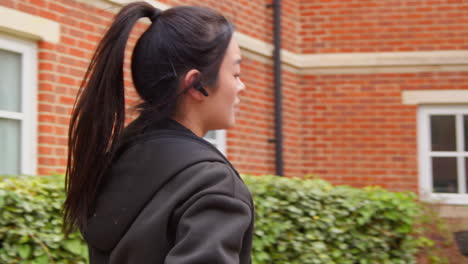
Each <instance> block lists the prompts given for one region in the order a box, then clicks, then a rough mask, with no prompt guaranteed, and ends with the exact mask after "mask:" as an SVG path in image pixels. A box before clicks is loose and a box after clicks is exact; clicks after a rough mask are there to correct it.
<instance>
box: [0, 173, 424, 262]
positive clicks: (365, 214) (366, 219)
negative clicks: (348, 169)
mask: <svg viewBox="0 0 468 264" xmlns="http://www.w3.org/2000/svg"><path fill="white" fill-rule="evenodd" d="M243 178H244V180H245V182H246V184H247V185H248V186H249V189H250V190H251V192H252V194H253V196H254V200H255V204H256V205H255V206H256V229H255V239H254V248H253V256H252V257H253V264H266V263H274V264H281V263H285V264H286V263H288V264H294V263H297V264H307V263H317V264H331V263H337V264H347V263H350V264H351V263H352V264H355V263H360V264H366V263H368V264H376V263H381V264H390V263H405V264H408V263H415V258H414V256H415V253H416V252H417V249H418V245H419V244H420V243H421V239H420V238H416V237H415V236H414V235H412V234H413V233H414V232H413V229H414V228H413V226H414V222H413V220H414V218H415V216H417V215H418V214H419V212H420V209H419V207H418V205H417V203H415V196H414V195H413V194H410V193H392V192H388V191H385V190H383V189H380V188H365V189H356V188H350V187H344V186H339V187H333V186H332V185H330V184H329V183H327V182H325V181H322V180H304V179H288V178H283V177H276V176H261V177H258V176H248V175H244V176H243ZM63 199H64V193H63V177H62V176H47V177H28V176H19V177H2V178H0V263H5V264H13V263H32V264H35V263H86V256H87V250H86V246H85V245H84V243H83V242H82V241H81V239H80V236H79V234H77V233H75V234H73V235H72V236H71V237H70V238H68V239H64V237H63V235H62V234H61V218H60V208H61V204H62V202H63Z"/></svg>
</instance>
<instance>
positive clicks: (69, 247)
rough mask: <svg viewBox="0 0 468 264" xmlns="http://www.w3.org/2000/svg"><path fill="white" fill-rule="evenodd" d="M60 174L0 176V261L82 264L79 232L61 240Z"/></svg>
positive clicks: (11, 263) (84, 250)
mask: <svg viewBox="0 0 468 264" xmlns="http://www.w3.org/2000/svg"><path fill="white" fill-rule="evenodd" d="M63 186H64V182H63V176H41V177H39V176H19V177H1V178H0V263H5V264H17V263H18V264H22V263H24V264H26V263H28V264H42V263H44V264H46V263H60V264H62V263H76V264H78V263H86V262H87V261H86V258H87V255H88V251H87V247H86V246H85V244H84V243H83V241H82V239H81V236H80V234H79V233H74V234H72V235H71V236H70V237H69V238H67V239H64V236H63V234H62V232H61V228H62V219H61V206H62V203H63V201H64V198H65V193H64V190H63Z"/></svg>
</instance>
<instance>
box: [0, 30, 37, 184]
mask: <svg viewBox="0 0 468 264" xmlns="http://www.w3.org/2000/svg"><path fill="white" fill-rule="evenodd" d="M0 49H2V50H6V51H11V52H16V53H19V54H21V55H22V56H21V112H20V113H19V112H10V111H2V110H0V118H6V119H13V120H19V121H21V126H20V127H21V140H20V142H21V143H20V144H21V146H20V155H21V156H20V162H21V168H20V173H21V174H27V175H35V174H36V171H37V159H36V157H37V43H36V42H33V41H31V42H30V41H26V40H23V39H18V38H14V37H12V36H9V35H3V34H0ZM0 151H1V150H0Z"/></svg>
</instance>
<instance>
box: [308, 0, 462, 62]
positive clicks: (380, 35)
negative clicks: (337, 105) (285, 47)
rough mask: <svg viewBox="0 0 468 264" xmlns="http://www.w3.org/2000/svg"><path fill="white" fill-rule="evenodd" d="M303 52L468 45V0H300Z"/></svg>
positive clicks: (417, 48)
mask: <svg viewBox="0 0 468 264" xmlns="http://www.w3.org/2000/svg"><path fill="white" fill-rule="evenodd" d="M300 7H301V8H300V10H301V11H300V14H301V22H302V23H301V30H300V38H299V46H300V50H301V51H302V53H334V52H378V51H420V50H460V49H468V42H467V41H466V40H467V35H468V1H466V0H398V1H396V0H385V1H378V0H374V1H342V0H324V1H309V0H303V1H301V4H300Z"/></svg>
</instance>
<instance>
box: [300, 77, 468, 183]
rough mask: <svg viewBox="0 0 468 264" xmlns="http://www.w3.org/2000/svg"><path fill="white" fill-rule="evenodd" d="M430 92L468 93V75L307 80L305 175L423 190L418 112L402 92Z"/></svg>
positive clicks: (308, 78)
mask: <svg viewBox="0 0 468 264" xmlns="http://www.w3.org/2000/svg"><path fill="white" fill-rule="evenodd" d="M429 89H437V90H441V89H468V72H450V73H387V74H336V75H332V74H330V75H316V76H313V75H308V76H303V88H302V97H303V98H304V101H303V122H304V123H303V130H302V134H303V135H304V142H305V144H304V151H305V153H304V168H305V169H304V171H303V174H313V175H317V176H321V177H323V178H325V179H327V180H330V181H332V182H333V183H337V184H349V185H353V186H364V185H381V186H383V187H386V188H389V189H392V190H412V191H417V189H418V185H417V184H418V163H417V134H416V133H417V131H416V125H417V120H416V110H417V107H416V106H414V105H403V104H402V99H401V93H402V91H407V90H429Z"/></svg>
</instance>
